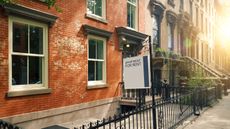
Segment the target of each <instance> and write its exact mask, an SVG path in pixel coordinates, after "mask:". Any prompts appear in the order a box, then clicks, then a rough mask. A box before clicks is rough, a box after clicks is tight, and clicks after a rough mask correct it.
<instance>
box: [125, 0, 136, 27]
mask: <svg viewBox="0 0 230 129" xmlns="http://www.w3.org/2000/svg"><path fill="white" fill-rule="evenodd" d="M138 2H139V1H138V0H136V3H132V2H130V1H129V0H127V7H128V4H130V5H132V6H135V7H136V13H135V25H134V28H132V27H130V26H128V21H127V27H128V28H129V29H133V30H137V29H138V19H139V15H138V14H139V12H138ZM127 10H128V9H127ZM127 15H128V12H127Z"/></svg>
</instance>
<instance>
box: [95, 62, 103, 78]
mask: <svg viewBox="0 0 230 129" xmlns="http://www.w3.org/2000/svg"><path fill="white" fill-rule="evenodd" d="M96 67H97V73H96V74H97V76H96V80H102V76H103V62H99V61H98V62H96Z"/></svg>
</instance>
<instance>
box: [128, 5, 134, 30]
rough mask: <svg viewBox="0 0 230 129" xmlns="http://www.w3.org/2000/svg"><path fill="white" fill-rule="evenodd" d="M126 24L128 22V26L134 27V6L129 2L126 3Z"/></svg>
mask: <svg viewBox="0 0 230 129" xmlns="http://www.w3.org/2000/svg"><path fill="white" fill-rule="evenodd" d="M127 6H128V7H127V13H128V15H127V22H128V23H127V24H128V27H131V28H135V24H136V23H135V20H136V7H135V6H133V5H131V4H127Z"/></svg>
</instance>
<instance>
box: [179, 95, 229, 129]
mask: <svg viewBox="0 0 230 129" xmlns="http://www.w3.org/2000/svg"><path fill="white" fill-rule="evenodd" d="M183 129H230V95H228V96H224V97H223V99H222V100H220V102H219V103H217V104H216V105H214V106H213V107H212V108H210V109H208V110H206V111H205V112H203V113H202V114H201V115H200V116H199V117H198V118H196V119H194V120H193V121H192V122H191V123H190V124H188V125H187V126H185V127H183Z"/></svg>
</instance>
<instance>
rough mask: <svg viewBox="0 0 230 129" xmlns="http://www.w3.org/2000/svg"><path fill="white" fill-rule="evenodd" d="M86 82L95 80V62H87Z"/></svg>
mask: <svg viewBox="0 0 230 129" xmlns="http://www.w3.org/2000/svg"><path fill="white" fill-rule="evenodd" d="M88 80H89V81H94V80H95V62H94V61H88Z"/></svg>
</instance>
